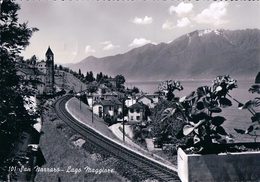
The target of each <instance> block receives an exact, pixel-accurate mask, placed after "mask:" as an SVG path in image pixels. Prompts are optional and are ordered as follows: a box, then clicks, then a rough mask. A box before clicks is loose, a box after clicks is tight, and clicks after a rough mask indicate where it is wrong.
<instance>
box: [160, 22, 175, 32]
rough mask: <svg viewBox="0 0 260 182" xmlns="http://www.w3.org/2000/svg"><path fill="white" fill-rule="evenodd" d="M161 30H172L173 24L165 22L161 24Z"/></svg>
mask: <svg viewBox="0 0 260 182" xmlns="http://www.w3.org/2000/svg"><path fill="white" fill-rule="evenodd" d="M162 29H163V30H172V29H174V24H173V23H172V22H171V21H169V20H166V21H165V22H164V23H163V25H162Z"/></svg>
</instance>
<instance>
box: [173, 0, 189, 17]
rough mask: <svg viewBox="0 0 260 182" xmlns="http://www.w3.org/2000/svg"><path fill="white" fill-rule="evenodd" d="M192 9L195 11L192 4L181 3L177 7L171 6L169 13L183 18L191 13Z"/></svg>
mask: <svg viewBox="0 0 260 182" xmlns="http://www.w3.org/2000/svg"><path fill="white" fill-rule="evenodd" d="M192 9H193V4H192V3H184V2H181V3H179V4H178V5H177V6H170V8H169V13H170V14H173V13H174V12H175V13H176V14H177V15H178V16H182V15H185V14H188V13H190V12H191V11H192Z"/></svg>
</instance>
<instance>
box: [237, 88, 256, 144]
mask: <svg viewBox="0 0 260 182" xmlns="http://www.w3.org/2000/svg"><path fill="white" fill-rule="evenodd" d="M248 91H249V92H251V93H257V94H260V85H252V86H251V88H249V90H248ZM259 106H260V97H256V98H254V99H252V100H248V101H247V102H246V103H245V104H240V106H239V107H238V109H241V110H243V109H247V110H248V111H249V112H250V113H251V114H252V117H251V121H252V124H251V125H250V126H249V127H248V128H247V129H237V128H234V130H235V131H236V132H237V133H239V134H247V135H250V136H254V141H255V142H256V141H257V137H259V136H260V134H259V133H257V130H260V112H257V111H256V108H257V107H259Z"/></svg>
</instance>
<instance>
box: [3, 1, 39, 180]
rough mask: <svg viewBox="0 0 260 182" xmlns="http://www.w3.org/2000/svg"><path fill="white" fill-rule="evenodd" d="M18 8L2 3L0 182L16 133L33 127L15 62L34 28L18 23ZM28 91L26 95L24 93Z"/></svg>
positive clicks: (4, 172)
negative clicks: (25, 105)
mask: <svg viewBox="0 0 260 182" xmlns="http://www.w3.org/2000/svg"><path fill="white" fill-rule="evenodd" d="M19 9H20V7H19V5H18V4H16V3H14V2H13V1H7V0H4V1H3V2H2V5H1V17H0V30H1V42H0V56H1V59H0V60H1V61H0V85H1V87H0V146H1V150H0V161H1V163H0V179H4V178H5V176H6V174H7V167H8V163H6V162H7V161H8V158H9V157H11V156H10V151H11V150H12V148H13V146H14V142H15V141H16V140H17V137H18V134H19V132H21V131H23V130H25V128H27V127H28V126H30V125H31V124H33V121H32V119H33V118H32V117H31V116H30V115H29V114H28V112H27V111H26V109H25V107H24V102H25V101H24V99H23V97H25V96H27V95H28V94H29V93H30V92H29V91H28V90H25V89H24V87H22V86H21V87H20V86H19V78H18V76H17V75H16V70H15V61H16V59H17V58H18V57H19V55H18V54H19V53H20V52H21V50H23V49H24V48H25V47H26V46H28V45H29V39H30V37H31V36H32V34H33V32H35V31H37V29H36V28H28V27H27V23H18V15H17V11H18V10H19ZM25 91H27V92H26V93H24V92H25Z"/></svg>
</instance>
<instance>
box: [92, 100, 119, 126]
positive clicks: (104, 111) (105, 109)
mask: <svg viewBox="0 0 260 182" xmlns="http://www.w3.org/2000/svg"><path fill="white" fill-rule="evenodd" d="M122 108H123V105H122V103H121V102H120V101H119V100H118V99H113V100H100V101H98V102H96V103H94V104H93V113H94V114H96V115H98V116H99V117H100V118H104V119H106V118H110V119H111V121H114V122H115V121H118V120H120V116H122V111H123V109H122Z"/></svg>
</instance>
